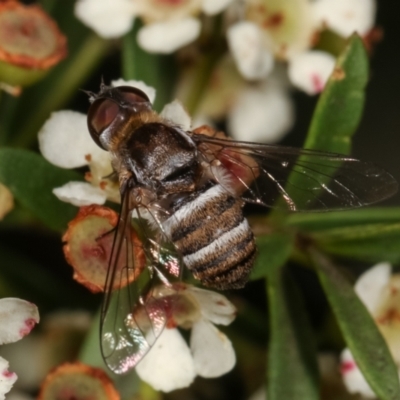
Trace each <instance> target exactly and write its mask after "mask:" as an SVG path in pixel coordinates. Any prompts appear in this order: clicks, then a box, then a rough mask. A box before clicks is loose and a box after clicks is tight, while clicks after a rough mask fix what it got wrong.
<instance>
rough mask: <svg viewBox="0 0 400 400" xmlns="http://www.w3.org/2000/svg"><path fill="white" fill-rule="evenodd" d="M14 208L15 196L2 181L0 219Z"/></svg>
mask: <svg viewBox="0 0 400 400" xmlns="http://www.w3.org/2000/svg"><path fill="white" fill-rule="evenodd" d="M13 208H14V197H13V195H12V193H11V192H10V191H9V189H8V188H7V187H6V186H4V185H3V184H2V183H0V220H1V219H3V218H4V216H5V215H6V214H8V213H9V212H10V211H11V210H12V209H13Z"/></svg>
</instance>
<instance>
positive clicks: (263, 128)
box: [228, 84, 294, 143]
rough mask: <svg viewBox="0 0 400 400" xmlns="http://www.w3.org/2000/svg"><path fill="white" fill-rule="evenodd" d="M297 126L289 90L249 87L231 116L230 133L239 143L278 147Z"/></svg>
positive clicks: (279, 87)
mask: <svg viewBox="0 0 400 400" xmlns="http://www.w3.org/2000/svg"><path fill="white" fill-rule="evenodd" d="M293 122H294V108H293V104H292V99H291V97H290V96H289V93H288V92H287V90H285V89H283V88H282V87H281V86H279V85H269V84H267V85H266V86H265V87H261V88H257V87H254V88H253V87H249V88H247V89H246V90H244V91H243V92H242V93H241V95H240V97H239V98H238V99H237V101H236V102H235V104H234V106H233V107H232V108H231V110H230V111H229V114H228V130H229V132H230V133H231V134H232V136H233V137H234V138H235V139H236V140H244V141H249V142H267V143H275V142H277V141H279V140H280V139H282V137H283V136H284V135H285V134H286V133H287V132H288V131H289V129H290V128H291V127H292V125H293Z"/></svg>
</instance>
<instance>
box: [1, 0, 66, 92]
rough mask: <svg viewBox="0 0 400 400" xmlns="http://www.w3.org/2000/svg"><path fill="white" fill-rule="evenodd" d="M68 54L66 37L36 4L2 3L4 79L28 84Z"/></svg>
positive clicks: (2, 71)
mask: <svg viewBox="0 0 400 400" xmlns="http://www.w3.org/2000/svg"><path fill="white" fill-rule="evenodd" d="M66 54H67V47H66V37H65V36H64V35H63V34H62V33H61V32H60V31H59V29H58V27H57V25H56V24H55V22H54V21H53V20H52V19H51V18H50V17H49V16H48V15H47V14H46V13H45V12H44V11H43V10H42V9H41V8H40V7H39V6H36V5H29V6H26V5H23V4H21V3H19V2H18V1H13V0H6V1H4V2H1V3H0V82H1V83H2V84H3V86H10V85H11V86H27V85H31V84H33V83H34V82H36V81H37V80H39V79H41V78H42V77H43V76H44V75H45V74H46V73H47V71H48V69H49V68H51V67H52V66H54V65H56V64H57V63H58V62H59V61H60V60H62V59H63V58H64V57H65V56H66Z"/></svg>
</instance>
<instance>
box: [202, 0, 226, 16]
mask: <svg viewBox="0 0 400 400" xmlns="http://www.w3.org/2000/svg"><path fill="white" fill-rule="evenodd" d="M231 2H232V0H203V4H202V9H203V12H204V13H205V14H208V15H214V14H218V13H219V12H221V11H222V10H224V9H225V8H226V7H227V6H228V5H229V3H231Z"/></svg>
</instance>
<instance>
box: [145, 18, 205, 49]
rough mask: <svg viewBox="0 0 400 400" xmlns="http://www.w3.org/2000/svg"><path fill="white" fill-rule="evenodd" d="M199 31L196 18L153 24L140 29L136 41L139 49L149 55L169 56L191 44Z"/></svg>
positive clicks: (199, 27)
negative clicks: (160, 54) (163, 54)
mask: <svg viewBox="0 0 400 400" xmlns="http://www.w3.org/2000/svg"><path fill="white" fill-rule="evenodd" d="M200 29H201V26H200V21H199V20H198V19H197V18H184V19H181V20H178V21H163V22H155V23H153V24H149V25H146V26H144V27H143V28H142V29H140V31H139V32H138V37H137V41H138V43H139V45H140V47H142V48H143V49H145V50H147V51H148V52H150V53H165V54H169V53H173V52H174V51H175V50H178V49H179V48H180V47H183V46H185V45H187V44H189V43H191V42H193V41H194V40H195V39H196V38H197V37H198V36H199V34H200Z"/></svg>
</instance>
